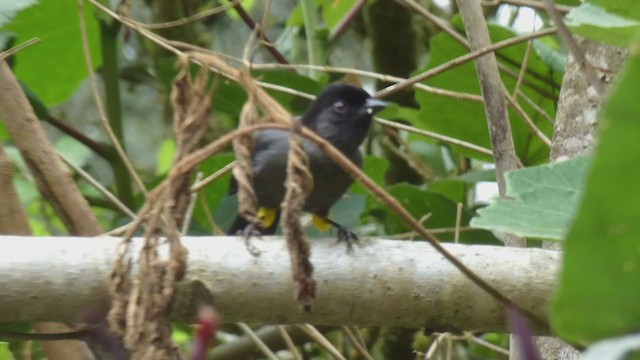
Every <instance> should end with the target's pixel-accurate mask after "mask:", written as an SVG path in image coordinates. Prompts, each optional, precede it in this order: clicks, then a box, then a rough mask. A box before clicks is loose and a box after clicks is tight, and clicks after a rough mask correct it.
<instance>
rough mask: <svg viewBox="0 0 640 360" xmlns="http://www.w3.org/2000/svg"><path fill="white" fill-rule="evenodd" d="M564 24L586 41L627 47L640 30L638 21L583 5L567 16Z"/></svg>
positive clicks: (639, 21)
mask: <svg viewBox="0 0 640 360" xmlns="http://www.w3.org/2000/svg"><path fill="white" fill-rule="evenodd" d="M565 18H566V23H567V26H568V27H569V28H571V30H573V31H574V32H575V33H576V34H579V35H581V36H584V37H586V38H588V39H592V40H596V41H602V42H606V43H608V44H612V45H616V46H620V47H627V46H628V45H629V43H630V42H631V40H632V39H633V38H634V36H635V34H636V33H638V30H640V20H634V19H631V18H628V17H625V16H623V15H617V14H614V13H610V12H607V11H606V10H605V9H603V8H601V7H599V6H596V5H593V4H589V3H584V4H582V5H581V6H579V7H577V8H575V9H574V10H571V12H569V13H568V14H567V16H566V17H565Z"/></svg>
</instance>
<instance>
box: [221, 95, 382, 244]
mask: <svg viewBox="0 0 640 360" xmlns="http://www.w3.org/2000/svg"><path fill="white" fill-rule="evenodd" d="M385 107H386V103H385V102H383V101H381V100H378V99H374V98H372V97H371V96H370V95H369V94H368V93H367V92H366V91H364V90H362V89H360V88H357V87H354V86H351V85H346V84H333V85H329V86H327V87H326V88H325V89H324V90H323V91H322V93H320V95H318V97H317V98H316V100H315V101H314V102H313V103H312V104H311V106H310V107H309V109H308V110H307V112H306V113H305V114H304V115H303V116H302V118H301V119H299V120H298V121H301V122H302V124H303V126H305V127H307V128H309V129H310V130H312V131H314V132H315V133H317V134H318V135H320V136H321V137H323V138H324V139H326V140H327V141H329V142H331V144H332V145H333V146H335V147H336V148H337V149H338V150H340V151H342V153H343V154H344V155H345V156H347V157H348V158H349V159H351V161H353V163H354V164H356V165H357V166H359V167H362V154H361V153H360V150H359V149H358V148H359V146H360V144H362V142H363V141H364V139H365V137H366V136H367V133H368V131H369V127H370V125H371V120H372V116H373V114H375V113H376V112H378V111H380V110H382V109H384V108H385ZM303 141H304V142H303V144H304V148H305V150H306V152H307V156H308V158H309V167H310V170H311V173H312V174H313V178H314V187H313V190H312V191H311V193H310V194H309V195H308V197H307V199H306V201H305V207H304V210H305V211H308V212H311V213H313V214H315V215H317V216H319V217H321V218H324V219H326V218H327V216H328V213H329V209H330V208H331V206H333V204H335V203H336V201H338V199H340V197H341V196H342V195H343V194H344V192H345V191H347V189H348V188H349V186H350V185H351V183H352V182H353V180H352V179H351V177H350V176H349V175H348V174H347V173H345V172H344V171H343V170H342V168H341V167H340V166H339V165H338V164H336V163H335V162H334V161H333V160H332V159H331V158H329V157H328V156H327V155H326V154H325V153H324V152H323V151H322V150H320V149H319V148H318V147H317V146H316V145H315V143H313V142H311V141H309V140H306V139H304V140H303ZM288 152H289V132H288V131H284V130H278V129H268V130H262V131H259V132H257V133H256V135H255V143H254V150H253V166H254V168H253V171H254V180H253V182H254V189H255V192H256V196H257V197H258V202H259V204H260V206H261V207H265V208H270V209H278V213H277V214H278V215H277V217H276V219H275V222H274V223H273V224H269V226H267V227H266V228H263V229H260V230H261V233H262V234H265V235H266V234H273V233H274V232H275V229H276V227H277V224H278V217H279V208H280V203H281V202H282V199H283V198H284V195H285V187H284V182H285V177H286V168H287V155H288ZM328 221H329V222H331V223H332V225H334V226H339V225H337V224H336V223H333V222H332V221H330V220H328ZM246 226H247V221H246V220H244V219H243V218H242V217H240V216H237V217H236V220H235V221H234V223H233V225H232V226H231V228H230V229H229V231H228V234H236V233H237V232H238V231H239V230H243V229H244V228H245V227H246Z"/></svg>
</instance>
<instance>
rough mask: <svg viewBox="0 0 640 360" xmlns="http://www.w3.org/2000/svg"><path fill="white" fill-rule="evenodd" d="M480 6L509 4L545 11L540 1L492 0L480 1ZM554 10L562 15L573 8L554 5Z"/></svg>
mask: <svg viewBox="0 0 640 360" xmlns="http://www.w3.org/2000/svg"><path fill="white" fill-rule="evenodd" d="M480 4H481V5H482V6H491V7H493V6H499V5H501V4H509V5H516V6H524V7H529V8H532V9H536V10H544V9H545V8H544V3H543V2H542V1H535V0H492V1H480ZM556 8H558V11H560V12H562V13H568V12H569V11H571V10H573V9H574V7H573V6H567V5H556Z"/></svg>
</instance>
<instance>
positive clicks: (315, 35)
mask: <svg viewBox="0 0 640 360" xmlns="http://www.w3.org/2000/svg"><path fill="white" fill-rule="evenodd" d="M300 5H301V6H302V14H303V17H304V30H305V33H306V34H307V52H308V57H309V64H311V65H324V64H325V63H326V53H325V42H324V40H325V36H324V33H323V31H322V30H321V26H320V19H318V12H317V10H316V4H315V1H314V0H302V1H300ZM309 74H310V75H311V76H312V77H313V78H317V77H318V76H319V73H317V72H316V71H310V72H309Z"/></svg>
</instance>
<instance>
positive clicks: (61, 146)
mask: <svg viewBox="0 0 640 360" xmlns="http://www.w3.org/2000/svg"><path fill="white" fill-rule="evenodd" d="M55 148H56V150H58V152H60V154H62V155H63V156H64V157H65V158H66V159H67V160H69V161H70V162H71V163H72V164H74V165H76V166H78V167H82V166H84V165H85V164H86V163H87V160H89V157H90V156H91V150H89V149H88V148H87V147H86V146H85V145H84V144H82V143H80V142H78V141H77V140H75V139H73V138H71V137H68V136H64V137H61V138H60V139H58V140H56V142H55Z"/></svg>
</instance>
